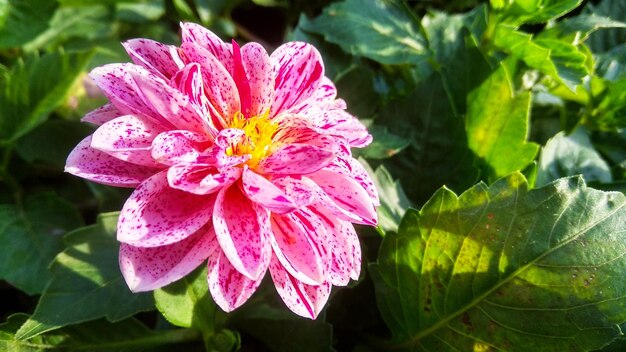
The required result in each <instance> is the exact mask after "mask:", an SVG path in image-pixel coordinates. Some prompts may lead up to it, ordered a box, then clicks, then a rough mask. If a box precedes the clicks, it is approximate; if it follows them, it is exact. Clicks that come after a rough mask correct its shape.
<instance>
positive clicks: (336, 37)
mask: <svg viewBox="0 0 626 352" xmlns="http://www.w3.org/2000/svg"><path fill="white" fill-rule="evenodd" d="M303 29H304V30H306V31H310V32H314V33H318V34H321V35H323V36H324V38H326V40H328V41H329V42H331V43H335V44H338V45H339V46H341V48H342V49H344V50H345V51H347V52H349V53H352V54H354V55H359V56H365V57H367V58H370V59H372V60H375V61H378V62H380V63H383V64H406V63H418V62H421V61H423V60H425V59H426V58H427V57H428V56H429V54H428V50H427V49H426V47H425V40H424V38H423V37H422V35H421V34H420V28H419V24H418V22H417V20H416V19H415V18H414V17H413V15H412V14H411V12H410V11H409V10H408V9H407V8H406V7H405V6H404V5H403V4H402V3H401V2H400V1H397V0H370V1H361V0H345V1H343V2H339V3H334V4H332V5H330V6H328V7H326V8H325V9H324V12H323V14H322V15H320V16H319V17H318V18H316V19H315V20H313V21H311V22H310V23H307V24H306V25H304V26H303Z"/></svg>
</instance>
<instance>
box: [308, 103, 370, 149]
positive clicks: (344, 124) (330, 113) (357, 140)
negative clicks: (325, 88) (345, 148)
mask: <svg viewBox="0 0 626 352" xmlns="http://www.w3.org/2000/svg"><path fill="white" fill-rule="evenodd" d="M311 121H312V122H313V123H314V124H315V126H316V128H317V129H318V130H320V131H321V132H324V133H327V134H330V135H333V136H337V137H341V138H344V139H345V140H346V141H348V142H349V143H350V146H351V147H355V148H363V147H365V146H367V145H369V144H370V143H371V142H372V136H371V135H370V134H369V132H368V131H367V128H365V126H364V125H363V124H362V123H361V122H360V121H359V120H358V119H357V118H356V117H354V116H352V115H350V114H349V113H347V112H346V111H344V110H341V109H330V110H327V111H325V112H324V113H322V114H318V115H316V116H315V117H313V118H312V120H311Z"/></svg>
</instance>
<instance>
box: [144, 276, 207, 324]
mask: <svg viewBox="0 0 626 352" xmlns="http://www.w3.org/2000/svg"><path fill="white" fill-rule="evenodd" d="M154 302H155V304H156V307H157V309H158V310H159V312H161V314H163V316H164V317H165V318H166V319H167V320H168V321H169V322H170V323H172V324H174V325H177V326H182V327H186V328H190V327H194V328H197V329H199V330H201V331H213V330H214V328H215V318H216V314H217V313H218V309H217V306H216V305H215V303H214V302H213V299H212V298H211V295H210V294H209V285H208V282H207V273H206V266H205V265H202V266H201V267H200V268H198V269H197V270H196V271H194V272H193V273H191V274H189V275H187V276H185V277H184V278H182V279H180V280H178V281H176V282H174V283H172V284H170V285H168V286H166V287H164V288H160V289H158V290H155V291H154Z"/></svg>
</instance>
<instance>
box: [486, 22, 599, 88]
mask: <svg viewBox="0 0 626 352" xmlns="http://www.w3.org/2000/svg"><path fill="white" fill-rule="evenodd" d="M494 44H495V45H496V46H497V47H498V48H500V49H502V50H504V51H505V52H507V53H509V54H511V55H512V56H513V57H515V58H518V59H520V60H522V61H524V62H525V63H526V65H528V66H530V67H532V68H535V69H537V70H539V71H540V72H542V73H543V74H546V75H548V76H551V77H552V78H554V79H556V80H558V81H561V82H562V83H563V84H565V85H566V86H567V87H568V88H569V89H570V90H572V91H575V89H576V86H577V85H580V84H581V83H582V79H583V78H584V77H585V76H586V75H588V74H589V71H588V69H587V66H586V60H587V56H586V55H585V54H584V53H583V52H581V51H580V50H579V49H578V48H577V47H576V46H575V45H573V44H571V43H568V42H567V41H564V40H557V39H550V38H548V39H533V36H532V35H530V34H526V33H524V32H521V31H518V30H516V29H515V27H513V26H508V25H499V26H498V27H497V29H496V32H495V37H494Z"/></svg>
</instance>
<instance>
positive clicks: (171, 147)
mask: <svg viewBox="0 0 626 352" xmlns="http://www.w3.org/2000/svg"><path fill="white" fill-rule="evenodd" d="M209 145H210V142H209V141H207V139H206V136H205V135H202V134H199V133H195V132H190V131H167V132H163V133H161V134H159V135H158V136H156V138H154V141H152V157H153V158H154V160H156V161H158V162H160V163H163V164H166V165H175V164H180V163H183V164H188V163H193V162H196V160H197V159H198V157H199V156H200V154H201V153H202V152H203V151H204V150H205V149H206V148H208V147H209Z"/></svg>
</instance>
